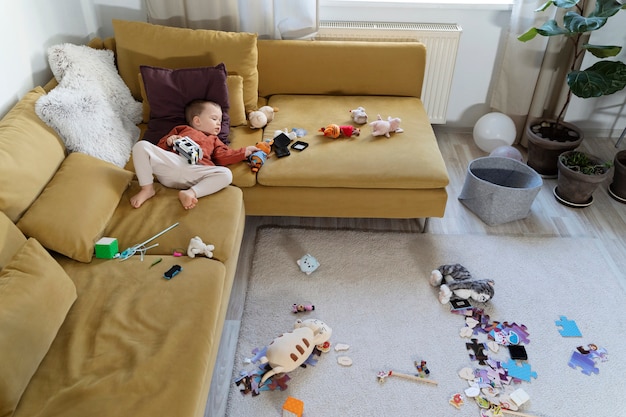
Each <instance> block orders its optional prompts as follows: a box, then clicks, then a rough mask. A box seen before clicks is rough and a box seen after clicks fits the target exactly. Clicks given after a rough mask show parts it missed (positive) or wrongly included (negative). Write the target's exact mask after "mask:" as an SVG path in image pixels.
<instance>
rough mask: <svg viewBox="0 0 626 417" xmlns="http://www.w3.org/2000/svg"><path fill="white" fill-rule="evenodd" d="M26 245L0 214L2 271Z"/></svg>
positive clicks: (18, 231)
mask: <svg viewBox="0 0 626 417" xmlns="http://www.w3.org/2000/svg"><path fill="white" fill-rule="evenodd" d="M24 243H26V237H24V234H23V233H22V232H21V231H20V229H18V228H17V226H15V224H14V223H13V222H12V221H11V219H9V218H8V217H7V215H6V214H4V213H2V212H0V269H2V268H4V266H5V265H6V264H7V262H9V260H10V259H11V258H13V255H15V254H16V253H17V251H18V250H19V249H20V248H21V247H22V245H23V244H24ZM0 415H2V414H0Z"/></svg>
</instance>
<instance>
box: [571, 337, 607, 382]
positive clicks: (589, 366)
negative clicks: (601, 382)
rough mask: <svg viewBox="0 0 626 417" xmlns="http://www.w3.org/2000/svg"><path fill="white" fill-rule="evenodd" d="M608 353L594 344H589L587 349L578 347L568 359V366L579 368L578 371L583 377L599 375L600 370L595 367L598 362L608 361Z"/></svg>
mask: <svg viewBox="0 0 626 417" xmlns="http://www.w3.org/2000/svg"><path fill="white" fill-rule="evenodd" d="M608 355H609V353H608V352H607V350H606V349H605V348H602V347H598V345H596V344H593V343H591V344H589V345H587V347H584V346H578V347H577V348H576V350H575V351H574V352H572V356H571V357H570V359H569V362H568V365H569V366H570V367H571V368H573V369H576V368H577V367H580V371H581V372H582V373H583V374H585V375H591V374H592V373H594V374H598V373H600V369H599V368H598V367H596V365H597V364H598V362H606V361H608V360H609V356H608Z"/></svg>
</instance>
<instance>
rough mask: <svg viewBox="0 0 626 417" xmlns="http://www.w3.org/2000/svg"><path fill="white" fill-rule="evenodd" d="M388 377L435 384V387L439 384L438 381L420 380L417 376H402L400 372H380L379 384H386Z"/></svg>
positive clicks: (378, 375)
mask: <svg viewBox="0 0 626 417" xmlns="http://www.w3.org/2000/svg"><path fill="white" fill-rule="evenodd" d="M388 376H397V377H399V378H404V379H409V380H411V381H417V382H425V383H427V384H433V385H438V384H439V383H438V382H437V381H433V380H432V379H426V378H420V377H419V376H415V375H409V374H401V373H398V372H394V371H388V372H385V371H380V372H379V373H378V374H377V377H378V382H379V383H381V384H382V383H384V382H385V378H387V377H388Z"/></svg>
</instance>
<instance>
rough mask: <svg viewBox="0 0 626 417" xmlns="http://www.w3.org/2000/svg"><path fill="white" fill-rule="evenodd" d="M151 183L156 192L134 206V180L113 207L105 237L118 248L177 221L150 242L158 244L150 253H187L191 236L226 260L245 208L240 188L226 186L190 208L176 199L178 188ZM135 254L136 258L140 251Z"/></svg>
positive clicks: (135, 183) (149, 235)
mask: <svg viewBox="0 0 626 417" xmlns="http://www.w3.org/2000/svg"><path fill="white" fill-rule="evenodd" d="M154 186H155V190H156V195H155V196H154V197H152V198H151V199H149V200H147V201H146V202H145V203H144V204H143V205H142V206H141V207H140V208H138V209H135V208H133V207H132V206H131V205H130V197H131V196H133V195H134V194H136V193H137V192H138V191H139V184H138V183H137V182H136V181H133V182H132V183H131V186H130V187H129V189H128V190H126V193H125V194H124V196H122V199H121V201H120V203H119V205H118V206H117V208H116V209H115V212H114V213H113V216H112V217H111V220H110V221H109V224H108V225H107V227H106V229H105V231H104V236H107V237H114V238H117V240H118V246H119V249H120V251H123V250H124V249H126V248H128V247H130V246H133V245H136V244H138V243H141V242H143V241H145V240H147V239H149V238H151V237H152V236H154V235H156V234H157V233H159V232H160V231H162V230H164V229H166V228H167V227H169V226H171V225H172V224H174V223H176V222H178V223H179V225H178V226H176V227H174V228H173V229H171V230H170V231H168V232H166V233H165V234H163V235H161V236H159V237H158V238H157V239H155V240H153V241H152V242H150V244H154V243H158V244H159V246H157V247H155V248H152V249H150V250H149V251H148V253H149V254H152V255H171V254H172V253H173V252H174V251H175V250H182V251H183V252H185V253H186V251H187V246H189V240H190V239H191V238H192V237H194V236H200V238H201V239H202V241H203V242H204V243H207V244H212V245H214V246H215V250H214V251H213V258H214V259H216V260H219V261H221V262H226V261H227V260H228V259H229V258H230V256H231V255H232V254H233V253H236V252H237V250H236V248H235V245H238V244H239V243H238V241H237V236H236V232H235V231H236V230H238V228H239V221H240V218H241V214H242V212H243V211H244V207H243V197H242V193H241V190H240V189H239V188H237V187H233V186H229V187H226V188H225V189H223V190H221V191H219V192H217V193H215V194H212V195H208V196H205V197H202V198H200V199H198V204H197V205H196V207H195V208H193V209H192V210H185V209H184V208H183V207H182V205H181V204H180V201H179V200H178V190H174V189H171V188H166V187H163V186H162V185H161V184H159V183H155V184H154ZM136 257H137V258H139V254H137V256H136Z"/></svg>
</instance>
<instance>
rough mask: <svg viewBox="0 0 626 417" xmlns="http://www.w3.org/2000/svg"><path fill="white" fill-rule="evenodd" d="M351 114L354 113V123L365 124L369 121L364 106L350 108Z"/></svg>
mask: <svg viewBox="0 0 626 417" xmlns="http://www.w3.org/2000/svg"><path fill="white" fill-rule="evenodd" d="M350 114H351V115H352V120H353V121H354V123H356V124H358V125H364V124H365V123H367V113H365V109H364V108H363V107H360V106H359V107H357V108H356V109H352V110H350Z"/></svg>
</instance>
